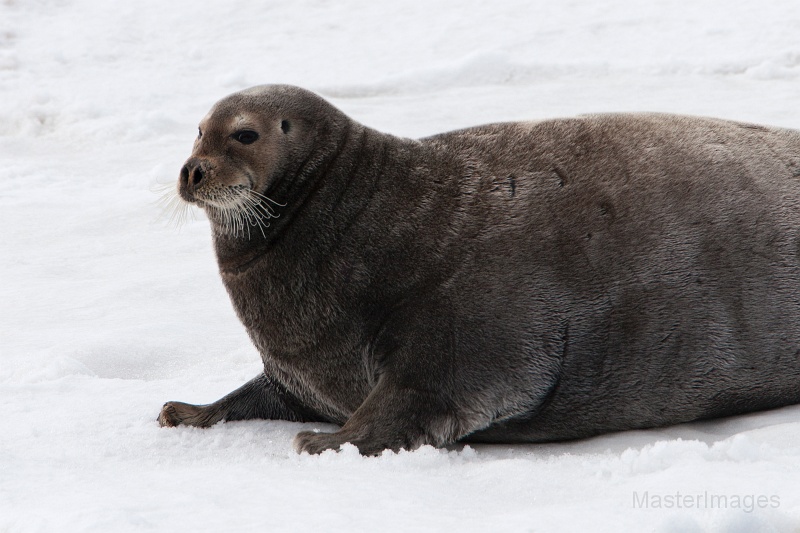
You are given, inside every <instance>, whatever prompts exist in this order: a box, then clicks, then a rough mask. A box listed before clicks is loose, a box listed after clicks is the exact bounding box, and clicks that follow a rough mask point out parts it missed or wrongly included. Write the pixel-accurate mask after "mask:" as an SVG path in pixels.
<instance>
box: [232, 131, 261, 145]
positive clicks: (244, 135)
mask: <svg viewBox="0 0 800 533" xmlns="http://www.w3.org/2000/svg"><path fill="white" fill-rule="evenodd" d="M231 137H233V138H234V139H236V140H237V141H239V142H240V143H242V144H253V143H254V142H256V141H257V140H258V133H256V132H254V131H250V130H242V131H237V132H236V133H234V134H233V135H232V136H231Z"/></svg>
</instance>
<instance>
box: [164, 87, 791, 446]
mask: <svg viewBox="0 0 800 533" xmlns="http://www.w3.org/2000/svg"><path fill="white" fill-rule="evenodd" d="M242 109H247V110H251V111H252V112H253V113H257V114H259V116H261V117H265V120H266V122H265V123H274V124H278V123H280V124H283V122H284V121H288V123H289V124H291V125H292V127H291V128H290V129H289V131H288V133H286V132H282V133H283V136H280V135H279V134H278V133H277V130H275V133H274V134H270V135H273V136H271V137H269V138H265V137H262V139H260V140H264V141H265V142H269V143H271V144H270V146H267V147H265V148H263V149H264V150H267V152H268V153H270V154H272V155H271V157H274V160H273V161H269V162H264V163H263V164H262V163H258V162H255V163H253V162H251V161H250V160H249V159H248V158H247V156H246V155H245V156H241V158H240V160H238V161H239V162H237V160H236V159H235V158H234V159H233V160H232V161H233V163H231V167H230V168H228V167H225V168H224V171H221V172H219V174H218V175H217V176H216V177H211V178H209V179H216V180H218V182H219V183H218V184H217V185H218V186H223V185H224V184H225V180H227V179H230V176H231V175H232V174H235V169H236V168H237V165H240V166H241V165H247V166H249V167H254V166H255V167H258V168H260V169H261V170H259V171H258V172H257V176H258V180H256V183H255V186H256V187H257V190H256V192H258V193H260V194H265V195H267V196H269V197H270V198H272V199H274V200H275V201H276V202H281V203H283V204H285V207H279V208H278V207H276V208H275V211H276V212H277V213H278V214H279V216H278V217H277V218H274V219H272V220H270V222H271V225H270V227H269V228H267V230H266V231H265V232H264V233H263V234H262V233H261V232H259V231H256V232H251V233H250V235H249V236H247V235H244V234H242V233H234V234H231V232H225V231H221V229H220V228H221V227H222V225H223V221H221V220H219V219H216V220H215V218H214V217H213V216H212V214H210V215H209V216H210V218H211V220H212V231H213V233H214V241H215V247H216V252H217V257H218V261H219V265H220V271H221V275H222V279H223V282H224V284H225V287H226V288H227V290H228V292H229V294H230V297H231V301H232V302H233V305H234V309H235V310H236V312H237V314H238V316H239V318H240V319H241V321H242V323H243V324H244V325H245V327H246V328H247V331H248V333H249V334H250V337H251V339H252V340H253V342H254V344H255V345H256V346H257V348H258V349H259V351H260V353H261V355H262V358H263V362H264V372H265V373H264V375H262V376H259V377H257V378H255V379H254V380H253V381H252V382H250V383H248V384H246V385H245V386H244V387H242V389H239V390H238V391H234V392H233V393H231V394H230V395H229V396H227V397H226V398H223V399H222V400H220V401H219V402H215V403H214V404H210V405H208V406H200V407H197V406H189V407H186V404H178V403H177V402H170V403H167V404H166V405H165V407H164V410H162V413H161V415H160V417H159V419H160V421H161V423H162V425H168V426H172V425H178V424H190V425H199V426H207V425H209V424H210V423H214V422H216V421H218V420H222V419H225V420H236V419H247V418H272V419H288V420H306V421H326V422H333V423H336V424H340V425H342V428H341V429H340V430H339V431H338V432H336V433H332V434H316V433H309V432H303V433H301V434H300V435H298V437H297V439H296V442H295V444H296V447H297V449H298V450H299V451H308V452H311V453H318V452H320V451H322V450H325V449H328V448H334V449H335V448H338V446H339V445H341V444H342V443H344V442H352V443H353V444H355V445H356V446H358V448H359V450H360V451H361V452H362V453H365V454H374V453H380V451H381V450H383V449H386V448H389V449H395V450H396V449H399V448H401V447H403V448H414V447H417V446H419V445H422V444H432V445H435V446H443V445H447V444H451V443H454V442H456V441H459V440H470V441H481V442H498V443H500V442H506V443H507V442H541V441H551V440H561V439H574V438H582V437H589V436H592V435H596V434H599V433H604V432H609V431H616V430H625V429H633V428H648V427H654V426H663V425H669V424H676V423H680V422H686V421H690V420H697V419H703V418H711V417H719V416H726V415H733V414H737V413H744V412H749V411H755V410H760V409H769V408H774V407H779V406H783V405H788V404H793V403H798V402H800V382H799V381H798V377H800V355H798V354H799V353H800V290H799V288H800V263H799V262H798V251H799V249H800V233H799V231H798V228H800V207H799V206H800V177H798V176H800V134H799V133H797V132H794V131H789V130H780V129H772V128H765V127H759V126H752V125H746V124H739V123H733V122H727V121H722V120H715V119H704V118H690V117H681V116H670V115H598V116H586V117H580V118H573V119H562V120H549V121H542V122H536V123H507V124H494V125H486V126H480V127H476V128H469V129H465V130H460V131H454V132H450V133H445V134H441V135H436V136H433V137H428V138H425V139H420V140H410V139H401V138H397V137H393V136H391V135H386V134H383V133H379V132H377V131H374V130H371V129H369V128H366V127H364V126H362V125H360V124H358V123H356V122H354V121H352V120H350V119H349V118H347V117H346V116H345V115H343V114H342V113H341V112H339V111H338V110H336V109H335V108H333V107H332V106H330V104H328V103H327V102H325V101H324V100H322V99H321V98H319V97H317V96H316V95H313V94H312V93H309V92H307V91H304V90H302V89H298V88H294V87H287V86H263V87H258V88H254V89H251V90H249V91H246V92H243V93H237V94H235V95H232V96H230V97H228V98H226V99H224V100H222V101H221V102H220V103H218V104H217V105H216V106H215V108H214V109H213V110H212V113H211V114H210V115H209V117H208V118H207V120H208V121H210V122H209V123H210V124H212V125H215V124H219V123H221V122H225V118H226V117H230V116H232V115H235V114H236V113H239V112H240V111H241V110H242ZM218 141H219V139H218ZM214 142H217V141H214V140H213V139H212V140H209V141H208V143H209V144H208V145H204V144H203V142H200V144H198V145H196V146H195V152H194V154H193V158H194V159H195V161H200V162H202V161H204V158H213V157H218V156H219V154H220V153H222V152H223V149H222V148H220V146H221V145H220V144H219V143H220V142H222V141H219V142H217V144H216V145H214V144H213V143H214ZM237 149H238V148H237ZM251 158H252V159H258V158H256V157H253V156H251ZM259 164H260V165H261V166H260V167H259V166H258V165H259ZM192 407H194V409H192ZM198 410H199V411H198Z"/></svg>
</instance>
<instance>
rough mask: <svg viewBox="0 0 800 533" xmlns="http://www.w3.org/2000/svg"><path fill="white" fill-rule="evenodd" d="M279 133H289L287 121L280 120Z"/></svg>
mask: <svg viewBox="0 0 800 533" xmlns="http://www.w3.org/2000/svg"><path fill="white" fill-rule="evenodd" d="M281 131H283V133H289V121H288V120H281Z"/></svg>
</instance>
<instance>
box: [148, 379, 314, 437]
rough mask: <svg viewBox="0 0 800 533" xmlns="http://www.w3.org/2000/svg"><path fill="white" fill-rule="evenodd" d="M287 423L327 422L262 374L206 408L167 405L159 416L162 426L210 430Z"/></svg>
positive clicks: (179, 404)
mask: <svg viewBox="0 0 800 533" xmlns="http://www.w3.org/2000/svg"><path fill="white" fill-rule="evenodd" d="M252 418H261V419H266V420H289V421H291V422H326V420H325V419H324V418H323V417H321V416H319V415H317V414H316V413H314V412H313V411H311V410H310V409H307V408H306V407H304V406H303V405H301V404H300V402H299V401H298V400H297V399H296V398H295V397H294V396H293V395H291V394H290V393H289V392H287V391H286V390H285V389H284V388H283V387H282V386H280V385H279V384H278V383H277V382H275V381H274V380H271V379H270V378H269V377H267V375H266V374H261V375H259V376H258V377H256V378H254V379H252V380H250V381H248V382H247V383H245V384H244V385H242V386H241V387H239V388H238V389H236V390H235V391H233V392H231V393H230V394H228V395H227V396H225V397H223V398H221V399H219V400H217V401H216V402H214V403H210V404H207V405H192V404H188V403H182V402H167V403H165V404H164V407H162V408H161V413H160V414H159V415H158V423H159V424H160V425H161V426H162V427H174V426H178V425H185V426H196V427H202V428H206V427H210V426H213V425H214V424H216V423H217V422H219V421H220V420H224V421H229V422H230V421H234V420H250V419H252Z"/></svg>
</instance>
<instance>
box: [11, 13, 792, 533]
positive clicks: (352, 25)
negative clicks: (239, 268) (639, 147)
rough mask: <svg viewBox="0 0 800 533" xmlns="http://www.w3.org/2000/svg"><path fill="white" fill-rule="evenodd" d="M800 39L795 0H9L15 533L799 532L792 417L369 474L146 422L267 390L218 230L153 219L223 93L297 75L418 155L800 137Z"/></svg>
mask: <svg viewBox="0 0 800 533" xmlns="http://www.w3.org/2000/svg"><path fill="white" fill-rule="evenodd" d="M798 28H800V3H798V2H796V1H794V0H775V1H773V2H750V1H746V0H740V1H735V0H696V1H693V2H686V1H677V0H653V1H650V2H634V1H633V0H605V1H603V2H578V1H572V0H565V1H562V2H552V1H544V0H535V1H529V0H528V1H522V0H515V1H507V2H491V3H490V2H483V1H478V0H458V1H455V0H443V1H440V2H435V3H434V2H430V1H421V0H420V1H416V0H413V1H412V0H396V1H394V2H392V3H383V2H368V1H366V0H340V1H339V2H335V3H333V2H322V1H319V0H294V1H292V2H289V1H285V2H278V1H275V2H264V3H257V2H244V1H241V0H229V1H228V2H199V1H198V0H192V1H189V0H172V1H170V2H163V1H155V0H137V1H133V2H127V3H117V2H114V3H112V2H101V1H99V0H24V1H23V0H2V1H0V227H1V228H2V230H0V250H2V253H1V254H0V302H2V305H0V405H2V406H3V409H2V415H3V416H2V418H0V532H33V531H60V532H68V531H103V532H105V531H143V530H151V531H192V532H196V531H256V530H258V531H273V530H274V531H320V530H322V531H410V530H419V531H445V530H459V531H584V530H587V531H588V530H592V531H646V530H652V531H734V532H740V531H741V532H745V531H747V532H749V531H797V530H798V529H800V483H798V481H800V446H799V445H798V444H797V442H798V437H797V436H798V435H799V434H800V407H789V408H785V409H781V410H777V411H772V412H766V413H758V414H753V415H748V416H742V417H737V418H732V419H726V420H721V421H713V422H704V423H696V424H688V425H684V426H679V427H672V428H665V429H658V430H652V431H636V432H627V433H621V434H614V435H606V436H602V437H598V438H595V439H590V440H586V441H580V442H571V443H562V444H548V445H526V446H477V445H476V446H467V447H463V446H456V447H453V448H451V449H448V450H435V449H433V448H430V447H426V448H422V449H420V450H417V451H415V452H411V453H408V452H401V453H398V454H394V453H388V452H387V453H385V454H384V455H383V456H381V457H377V458H362V457H360V456H359V455H358V454H357V452H356V451H355V449H354V448H352V447H345V449H343V450H342V451H341V452H339V453H338V454H337V453H334V452H326V453H324V454H322V455H321V456H315V457H312V456H307V455H302V456H300V455H297V454H295V453H294V452H293V451H292V450H291V439H292V437H293V435H294V434H295V433H296V432H298V431H300V430H301V429H309V428H318V429H326V427H325V426H324V425H319V424H306V425H301V424H292V423H287V422H275V421H270V422H267V421H248V422H237V423H231V424H221V425H217V426H215V427H213V428H210V429H207V430H198V429H194V428H175V429H161V428H159V427H158V424H157V423H156V421H155V417H156V415H157V413H158V411H159V409H160V406H161V404H162V403H163V402H164V401H166V400H170V399H175V400H182V401H188V402H197V403H202V402H209V401H213V400H215V399H217V398H218V397H220V396H222V395H223V394H225V393H227V392H229V391H231V390H232V389H234V388H236V387H238V386H239V385H241V384H242V383H243V382H244V381H246V380H248V379H250V378H251V377H253V376H255V375H256V374H257V373H258V371H259V357H258V354H257V353H256V351H255V349H254V348H253V347H252V346H251V345H250V343H249V341H248V339H247V336H246V334H245V332H244V330H243V328H242V326H241V325H240V324H239V323H238V321H237V320H236V317H235V316H234V313H233V311H232V309H231V307H230V303H229V302H228V299H227V296H226V294H225V291H224V289H223V287H222V285H221V283H220V280H219V278H218V275H217V271H216V267H215V264H214V258H213V255H212V251H211V245H210V236H209V230H208V225H207V222H206V221H205V220H204V218H203V216H202V214H201V213H197V214H196V218H195V219H190V220H188V221H187V223H185V224H184V225H183V226H181V227H180V228H176V227H175V226H174V225H172V224H170V223H169V222H168V220H167V219H168V217H165V216H163V213H162V208H161V207H160V206H159V203H158V198H159V195H160V191H162V190H163V187H164V186H172V184H173V183H174V180H175V179H176V178H177V174H178V169H179V168H180V165H181V164H182V162H183V161H184V160H185V158H186V157H187V156H188V154H189V151H190V148H191V144H192V141H193V137H194V135H195V131H196V124H197V122H198V121H199V120H200V118H201V117H202V116H203V115H204V114H205V113H206V111H207V110H208V108H209V107H210V105H211V104H212V103H213V102H214V101H216V100H217V99H219V98H220V97H222V96H224V95H226V94H228V93H230V92H233V91H236V90H239V89H242V88H245V87H247V86H250V85H255V84H260V83H293V84H297V85H301V86H303V87H306V88H309V89H311V90H315V91H317V92H320V93H321V94H323V95H324V96H325V97H327V98H328V99H330V100H331V101H332V102H333V103H334V104H336V105H337V106H339V107H340V108H342V109H343V110H344V111H345V112H347V113H348V114H350V115H351V116H352V117H354V118H355V119H357V120H359V121H361V122H363V123H365V124H367V125H370V126H372V127H375V128H378V129H381V130H384V131H389V132H392V133H395V134H398V135H404V136H422V135H427V134H433V133H437V132H440V131H445V130H448V129H453V128H457V127H464V126H470V125H476V124H480V123H484V122H490V121H500V120H526V119H538V118H545V117H553V116H569V115H575V114H580V113H591V112H602V111H645V110H646V111H666V112H677V113H690V114H700V115H712V116H719V117H724V118H731V119H738V120H746V121H753V122H760V123H768V124H774V125H780V126H789V127H800V109H798V99H797V84H798V81H800V80H799V79H798V78H800V45H798V41H797V30H798ZM327 429H330V428H327ZM714 496H716V500H709V498H710V497H714ZM762 496H763V497H764V498H765V499H764V498H761V499H759V498H760V497H762ZM721 497H724V498H725V502H726V504H725V505H723V506H720V505H716V506H712V505H710V504H709V501H715V502H717V503H719V502H720V501H721V500H720V498H721ZM637 499H638V500H637ZM637 501H638V502H639V503H640V504H641V503H642V502H646V503H647V506H644V505H637V503H636V502H637ZM759 502H760V503H764V502H766V503H764V505H760V504H759ZM776 503H777V505H776ZM656 504H660V507H656Z"/></svg>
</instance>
